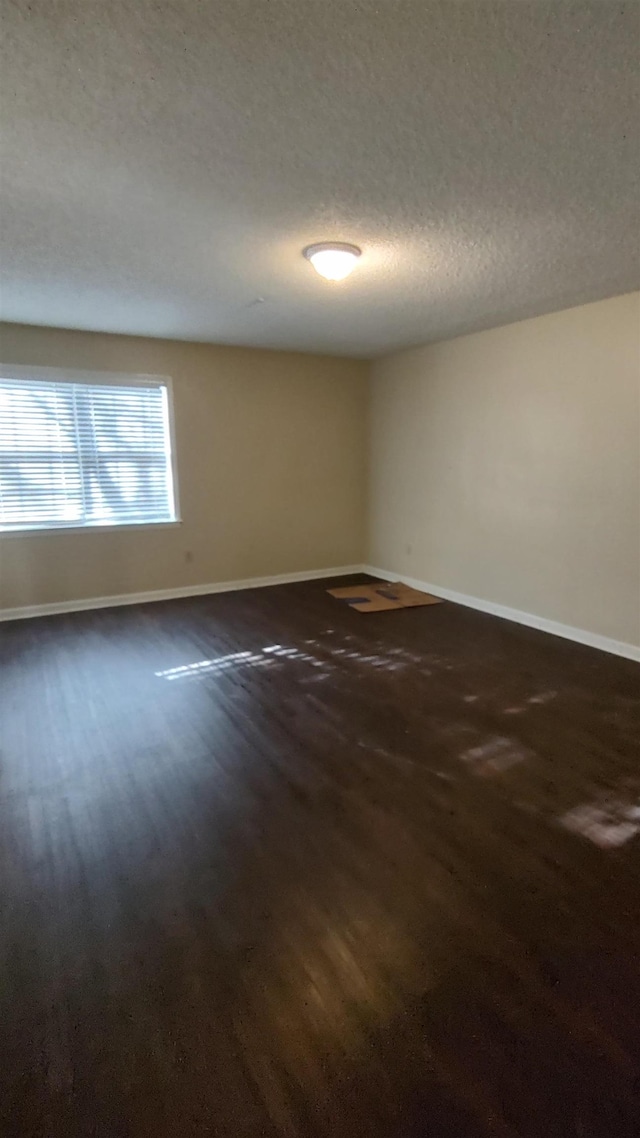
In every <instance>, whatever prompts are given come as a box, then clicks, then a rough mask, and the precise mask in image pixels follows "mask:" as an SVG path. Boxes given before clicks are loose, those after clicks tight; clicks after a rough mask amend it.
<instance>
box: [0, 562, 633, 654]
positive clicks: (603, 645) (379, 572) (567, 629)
mask: <svg viewBox="0 0 640 1138" xmlns="http://www.w3.org/2000/svg"><path fill="white" fill-rule="evenodd" d="M351 573H369V574H370V575H371V576H372V577H380V578H381V579H382V580H383V581H404V583H405V584H407V585H412V586H413V588H414V589H421V590H423V591H424V592H427V593H433V595H434V596H436V597H442V598H443V600H447V601H454V602H455V603H456V604H459V605H466V606H467V608H473V609H478V610H479V611H480V612H486V613H490V614H491V615H492V616H499V617H502V618H503V619H504V620H513V621H515V622H516V623H517V624H526V625H528V627H529V628H537V629H539V630H540V631H541V632H549V633H551V635H553V636H562V637H563V638H564V639H565V640H574V641H576V642H577V643H578V644H586V645H588V646H589V647H590V648H599V649H600V650H601V651H603V652H612V653H613V654H614V655H616V656H624V657H626V658H627V659H628V660H636V661H638V662H640V647H636V645H634V644H627V643H625V642H624V641H622V640H612V639H610V638H609V637H608V636H600V635H599V634H598V633H596V632H587V631H586V630H585V629H582V628H573V627H572V626H571V625H568V624H560V623H559V622H558V621H555V620H547V619H546V618H545V617H541V616H535V615H533V614H532V613H528V612H521V611H520V610H519V609H512V608H509V607H508V606H507V605H499V604H496V603H495V602H494V601H484V600H482V599H481V598H480V597H472V596H469V595H468V594H467V593H457V592H455V590H454V589H446V588H444V587H443V586H441V585H431V584H430V583H429V582H428V581H419V580H418V579H417V578H415V577H407V576H405V575H404V574H402V573H391V572H389V571H388V570H387V569H379V568H377V567H376V566H374V565H340V566H338V567H333V568H331V567H330V568H327V569H307V570H302V571H301V572H299V573H279V574H277V575H276V576H273V577H247V578H245V579H244V580H238V581H217V582H215V583H213V584H206V585H185V586H183V587H181V588H177V589H154V590H152V591H150V592H146V593H123V594H121V595H119V596H113V597H86V598H84V599H81V600H76V601H58V602H53V603H52V604H46V605H26V606H25V607H23V608H11V609H0V621H7V620H25V619H27V618H29V617H36V616H53V615H55V614H57V613H66V612H83V611H85V610H87V609H100V608H116V607H119V606H120V605H141V604H146V603H147V602H151V601H170V600H175V599H177V598H179V597H201V596H206V595H207V594H210V593H228V592H232V591H235V590H236V589H261V588H265V587H266V586H268V585H288V584H291V583H293V582H295V581H317V580H320V579H322V578H323V577H344V576H347V575H348V574H351Z"/></svg>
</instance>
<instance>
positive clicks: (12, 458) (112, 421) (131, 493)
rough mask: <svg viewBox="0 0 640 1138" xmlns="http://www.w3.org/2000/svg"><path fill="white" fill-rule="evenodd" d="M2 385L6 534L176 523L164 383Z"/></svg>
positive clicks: (4, 381) (117, 380)
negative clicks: (31, 530)
mask: <svg viewBox="0 0 640 1138" xmlns="http://www.w3.org/2000/svg"><path fill="white" fill-rule="evenodd" d="M23 370H24V369H21V371H23ZM5 375H6V370H5V371H2V372H0V530H28V529H50V528H65V527H76V526H101V525H109V526H112V525H115V526H117V525H128V524H129V525H130V524H141V523H149V522H171V521H175V520H176V512H175V503H174V487H173V473H172V462H171V432H170V424H169V401H168V392H167V385H166V381H165V382H161V381H154V379H153V378H152V377H150V378H149V379H147V377H144V381H143V380H140V381H137V380H136V381H130V382H127V377H126V376H122V377H114V378H113V379H111V378H110V379H109V381H108V382H91V381H89V380H88V379H86V382H82V381H81V380H78V381H77V382H76V380H68V379H66V377H64V378H62V379H60V380H58V379H55V380H53V379H40V378H37V377H34V378H33V379H31V378H25V377H23V376H22V375H20V376H19V377H18V378H11V377H7V378H5ZM82 378H86V377H82Z"/></svg>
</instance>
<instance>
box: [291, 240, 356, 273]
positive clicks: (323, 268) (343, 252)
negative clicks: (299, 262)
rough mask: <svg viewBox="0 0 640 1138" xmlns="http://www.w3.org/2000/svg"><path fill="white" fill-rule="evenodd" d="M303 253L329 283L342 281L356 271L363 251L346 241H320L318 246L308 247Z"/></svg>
mask: <svg viewBox="0 0 640 1138" xmlns="http://www.w3.org/2000/svg"><path fill="white" fill-rule="evenodd" d="M302 252H303V254H304V256H305V257H306V258H307V260H308V261H311V264H312V265H313V267H314V269H315V270H316V272H317V273H319V274H320V276H321V277H324V278H325V279H326V280H328V281H342V280H344V278H345V277H348V276H349V273H350V272H351V271H352V270H353V269H355V267H356V262H357V260H358V257H359V256H360V254H361V253H362V249H359V248H358V246H357V245H347V244H345V242H344V241H320V242H318V243H317V244H316V245H307V247H306V249H303V250H302Z"/></svg>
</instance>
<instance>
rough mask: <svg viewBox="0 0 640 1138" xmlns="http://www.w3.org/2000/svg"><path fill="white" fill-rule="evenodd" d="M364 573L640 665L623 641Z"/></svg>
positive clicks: (380, 572) (399, 577)
mask: <svg viewBox="0 0 640 1138" xmlns="http://www.w3.org/2000/svg"><path fill="white" fill-rule="evenodd" d="M363 569H364V572H365V573H370V574H371V576H372V577H381V578H382V580H383V581H403V582H404V584H405V585H411V586H412V587H413V588H414V589H421V590H422V591H423V592H425V593H433V595H434V597H442V598H443V600H447V601H454V602H455V603H456V604H458V605H466V606H467V607H468V608H472V609H478V610H479V611H480V612H488V613H491V615H492V616H500V617H502V618H503V619H504V620H513V621H515V622H516V623H517V624H526V625H528V626H529V628H537V629H539V630H540V631H541V632H550V633H551V634H552V636H562V637H564V639H565V640H575V641H576V642H577V643H578V644H586V645H588V646H589V647H590V648H600V649H601V651H603V652H612V653H613V654H614V655H615V656H625V657H626V658H627V659H628V660H637V661H639V662H640V647H637V646H636V645H635V644H627V643H626V642H625V641H624V640H611V639H610V638H609V637H608V636H600V635H599V633H597V632H587V631H586V630H585V629H583V628H573V627H572V626H571V625H569V624H560V623H559V622H558V621H556V620H547V619H546V618H545V617H543V616H534V615H533V613H529V612H521V611H520V610H519V609H512V608H508V607H507V605H498V604H495V602H494V601H483V600H481V599H480V598H479V597H471V596H469V595H468V594H467V593H456V592H455V591H454V590H453V589H445V588H443V587H442V586H441V585H430V584H429V583H428V582H427V581H418V580H417V579H416V578H415V577H405V576H404V574H402V573H389V572H388V571H387V570H386V569H377V568H375V566H373V565H365V566H364V567H363Z"/></svg>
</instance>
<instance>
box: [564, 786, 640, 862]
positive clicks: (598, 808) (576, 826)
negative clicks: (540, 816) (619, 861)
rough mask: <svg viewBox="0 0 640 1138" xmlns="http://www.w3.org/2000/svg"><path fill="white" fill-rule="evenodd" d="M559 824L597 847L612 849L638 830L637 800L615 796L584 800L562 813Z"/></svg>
mask: <svg viewBox="0 0 640 1138" xmlns="http://www.w3.org/2000/svg"><path fill="white" fill-rule="evenodd" d="M560 825H561V826H564V828H565V829H566V830H570V831H571V833H574V834H581V835H582V837H584V838H588V839H589V841H590V842H593V843H594V845H596V846H599V847H600V849H612V848H615V847H616V846H622V845H624V844H625V842H628V841H629V840H630V839H631V838H634V837H635V836H636V834H638V833H640V803H638V802H625V801H623V800H622V799H618V798H615V799H601V800H599V801H596V802H587V803H584V804H582V805H581V806H575V807H574V809H573V810H569V811H568V812H567V813H566V814H564V815H563V816H562V818H560Z"/></svg>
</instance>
